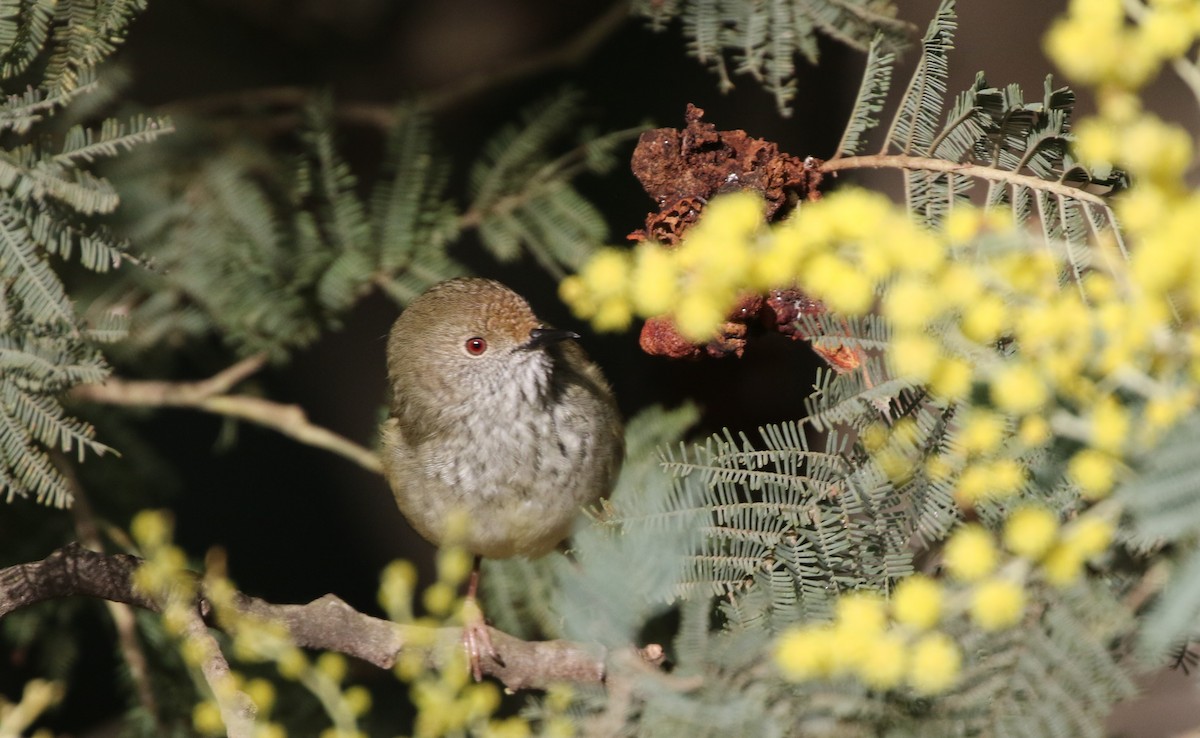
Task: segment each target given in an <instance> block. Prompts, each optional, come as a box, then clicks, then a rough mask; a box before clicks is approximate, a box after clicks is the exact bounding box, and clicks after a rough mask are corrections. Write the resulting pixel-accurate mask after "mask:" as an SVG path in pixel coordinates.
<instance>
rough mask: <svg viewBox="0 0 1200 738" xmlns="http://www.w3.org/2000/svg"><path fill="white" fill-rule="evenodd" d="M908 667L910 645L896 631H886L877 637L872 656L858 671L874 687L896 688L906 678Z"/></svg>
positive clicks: (865, 682)
mask: <svg viewBox="0 0 1200 738" xmlns="http://www.w3.org/2000/svg"><path fill="white" fill-rule="evenodd" d="M907 668H908V645H907V644H906V643H905V642H904V639H903V638H902V637H900V636H899V635H897V634H895V633H884V634H882V635H880V636H879V637H878V638H876V639H875V642H874V644H873V646H872V648H871V654H870V656H869V657H868V658H867V659H866V660H864V661H863V663H862V665H861V666H860V667H859V670H858V673H859V675H860V676H861V677H862V680H863V683H864V684H866V685H867V686H868V687H871V688H873V689H881V690H883V689H894V688H895V687H898V686H900V683H901V682H902V681H903V680H904V674H905V672H906V671H907Z"/></svg>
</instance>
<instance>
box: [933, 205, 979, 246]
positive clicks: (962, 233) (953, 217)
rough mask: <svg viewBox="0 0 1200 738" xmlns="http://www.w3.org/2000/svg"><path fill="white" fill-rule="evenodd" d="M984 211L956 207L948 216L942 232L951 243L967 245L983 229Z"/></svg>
mask: <svg viewBox="0 0 1200 738" xmlns="http://www.w3.org/2000/svg"><path fill="white" fill-rule="evenodd" d="M984 212H985V211H983V210H980V209H978V208H973V207H956V208H954V209H953V210H951V211H950V213H949V214H948V215H947V216H946V220H945V222H944V223H943V224H942V230H943V231H944V232H945V234H946V238H947V239H948V240H949V241H950V243H959V244H961V243H967V242H969V241H970V240H971V239H973V238H975V236H977V235H979V232H980V230H982V229H983V218H984Z"/></svg>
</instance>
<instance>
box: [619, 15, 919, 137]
mask: <svg viewBox="0 0 1200 738" xmlns="http://www.w3.org/2000/svg"><path fill="white" fill-rule="evenodd" d="M634 12H637V13H640V14H641V15H644V16H646V17H647V18H648V19H649V20H650V22H651V24H652V26H654V27H655V28H661V27H663V26H665V25H666V24H667V23H669V22H670V21H671V20H673V19H675V18H679V19H681V21H682V24H683V33H684V35H685V36H686V37H687V39H688V47H689V51H690V52H691V54H692V55H693V56H695V57H696V58H697V59H698V60H699V61H700V63H702V64H705V65H707V66H709V67H711V68H712V69H713V71H715V72H716V73H717V76H718V78H719V79H720V85H721V89H722V90H723V91H727V90H729V89H731V88H732V87H733V82H732V80H731V74H730V67H731V66H732V71H733V73H737V74H748V75H750V76H751V77H753V78H754V79H755V80H757V81H759V82H760V83H762V85H763V86H764V87H766V89H767V91H768V92H770V93H771V94H772V95H773V96H774V97H775V103H776V105H777V106H778V108H779V111H780V113H782V114H783V115H789V114H790V113H791V104H792V102H793V100H794V99H795V97H796V79H795V77H796V57H797V56H801V57H803V58H804V59H805V61H807V62H808V63H809V64H816V62H817V56H818V44H817V37H818V35H819V34H820V35H825V36H827V37H829V38H832V39H834V40H836V41H839V42H841V43H844V44H846V45H848V46H850V47H852V48H856V49H866V48H867V47H868V46H869V45H871V46H876V47H877V48H879V49H883V48H887V49H891V50H894V49H896V48H899V47H900V46H902V45H903V44H904V43H905V41H906V36H907V33H908V30H909V29H908V25H907V24H906V23H904V22H903V21H900V20H898V19H897V18H896V17H895V12H896V11H895V7H894V6H893V4H892V3H891V2H890V0H768V1H767V2H761V1H759V0H684V1H683V2H657V1H655V0H638V2H636V3H635V4H634ZM872 39H875V41H872Z"/></svg>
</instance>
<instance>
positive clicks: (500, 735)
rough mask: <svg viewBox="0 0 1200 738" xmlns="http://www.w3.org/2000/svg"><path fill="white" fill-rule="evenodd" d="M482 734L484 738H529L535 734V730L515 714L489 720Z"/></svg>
mask: <svg viewBox="0 0 1200 738" xmlns="http://www.w3.org/2000/svg"><path fill="white" fill-rule="evenodd" d="M482 735H483V738H528V737H529V736H531V735H533V731H532V729H531V728H530V727H529V723H527V722H526V721H525V720H524V719H522V718H520V717H518V716H513V717H509V718H504V719H503V720H490V721H488V724H487V727H486V728H484V730H483V733H482Z"/></svg>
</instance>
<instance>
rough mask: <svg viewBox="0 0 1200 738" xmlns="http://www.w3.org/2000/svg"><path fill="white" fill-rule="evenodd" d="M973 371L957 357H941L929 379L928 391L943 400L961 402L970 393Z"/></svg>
mask: <svg viewBox="0 0 1200 738" xmlns="http://www.w3.org/2000/svg"><path fill="white" fill-rule="evenodd" d="M973 378H974V371H973V369H972V367H971V365H970V364H968V363H967V362H966V361H965V360H963V359H960V358H958V357H957V356H945V355H942V356H940V357H939V358H938V362H937V366H935V367H934V368H933V374H932V376H930V378H929V390H930V392H932V393H933V394H934V395H936V396H937V397H940V398H942V399H943V400H961V399H963V398H964V397H966V395H967V393H968V392H970V391H971V383H972V380H973Z"/></svg>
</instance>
